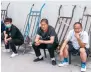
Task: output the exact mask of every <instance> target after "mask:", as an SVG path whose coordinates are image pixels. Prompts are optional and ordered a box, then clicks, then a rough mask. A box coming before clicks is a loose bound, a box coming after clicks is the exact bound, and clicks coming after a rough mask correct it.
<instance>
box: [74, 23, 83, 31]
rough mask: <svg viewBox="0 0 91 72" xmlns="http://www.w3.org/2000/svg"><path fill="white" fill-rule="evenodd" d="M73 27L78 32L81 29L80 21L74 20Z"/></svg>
mask: <svg viewBox="0 0 91 72" xmlns="http://www.w3.org/2000/svg"><path fill="white" fill-rule="evenodd" d="M73 27H74V31H75V32H76V33H80V32H81V31H82V24H81V23H80V22H75V24H74V26H73Z"/></svg>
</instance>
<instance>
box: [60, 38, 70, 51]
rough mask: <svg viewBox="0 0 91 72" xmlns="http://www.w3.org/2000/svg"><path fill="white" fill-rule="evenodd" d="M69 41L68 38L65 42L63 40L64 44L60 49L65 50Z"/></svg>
mask: <svg viewBox="0 0 91 72" xmlns="http://www.w3.org/2000/svg"><path fill="white" fill-rule="evenodd" d="M67 43H68V40H64V42H63V44H62V46H61V48H60V51H63V50H64V48H65V46H66V45H67Z"/></svg>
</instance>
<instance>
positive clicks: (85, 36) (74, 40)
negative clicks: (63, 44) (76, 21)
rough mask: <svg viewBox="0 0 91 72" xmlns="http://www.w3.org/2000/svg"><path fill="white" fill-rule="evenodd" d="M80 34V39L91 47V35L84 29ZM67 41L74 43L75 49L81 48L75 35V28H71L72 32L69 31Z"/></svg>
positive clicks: (87, 46)
mask: <svg viewBox="0 0 91 72" xmlns="http://www.w3.org/2000/svg"><path fill="white" fill-rule="evenodd" d="M79 34H80V39H81V40H82V42H83V43H86V48H89V36H88V33H87V32H86V31H82V32H80V33H79ZM66 40H67V41H71V42H72V44H73V47H74V48H75V49H79V48H80V46H79V44H78V41H77V38H76V37H75V32H74V30H70V32H69V33H68V35H67V37H66Z"/></svg>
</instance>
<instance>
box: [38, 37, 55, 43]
mask: <svg viewBox="0 0 91 72" xmlns="http://www.w3.org/2000/svg"><path fill="white" fill-rule="evenodd" d="M54 39H55V36H51V37H50V40H39V42H40V43H43V44H53V43H54Z"/></svg>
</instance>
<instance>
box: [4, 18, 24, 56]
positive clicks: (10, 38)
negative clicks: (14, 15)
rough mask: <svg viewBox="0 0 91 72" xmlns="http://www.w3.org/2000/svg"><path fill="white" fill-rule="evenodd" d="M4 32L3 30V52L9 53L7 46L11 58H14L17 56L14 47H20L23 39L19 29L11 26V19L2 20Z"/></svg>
mask: <svg viewBox="0 0 91 72" xmlns="http://www.w3.org/2000/svg"><path fill="white" fill-rule="evenodd" d="M4 23H5V26H6V30H5V37H4V42H5V50H4V52H10V49H9V46H10V48H11V49H12V51H13V53H12V55H11V57H15V56H17V55H18V53H17V50H16V45H22V44H23V43H24V38H23V35H22V34H21V32H20V31H19V29H18V28H17V27H16V26H15V25H13V24H12V19H11V18H6V19H5V20H4Z"/></svg>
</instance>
